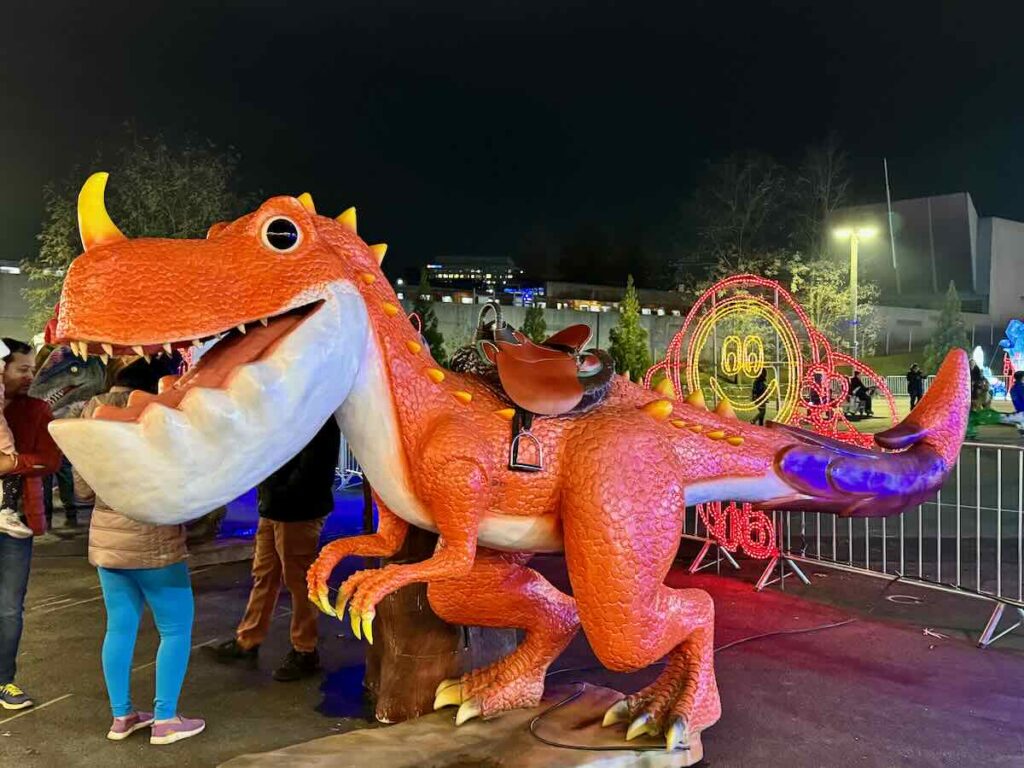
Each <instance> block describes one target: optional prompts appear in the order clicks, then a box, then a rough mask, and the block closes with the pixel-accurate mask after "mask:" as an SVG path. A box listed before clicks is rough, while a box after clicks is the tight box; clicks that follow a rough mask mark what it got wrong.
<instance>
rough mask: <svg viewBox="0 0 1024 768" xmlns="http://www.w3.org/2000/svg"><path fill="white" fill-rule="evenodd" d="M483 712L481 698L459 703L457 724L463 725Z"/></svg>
mask: <svg viewBox="0 0 1024 768" xmlns="http://www.w3.org/2000/svg"><path fill="white" fill-rule="evenodd" d="M482 712H483V708H482V707H481V706H480V701H479V699H468V700H466V701H464V702H462V704H461V705H459V711H458V712H457V713H456V715H455V725H462V724H463V723H465V722H468V721H470V720H472V719H473V718H474V717H480V714H481V713H482Z"/></svg>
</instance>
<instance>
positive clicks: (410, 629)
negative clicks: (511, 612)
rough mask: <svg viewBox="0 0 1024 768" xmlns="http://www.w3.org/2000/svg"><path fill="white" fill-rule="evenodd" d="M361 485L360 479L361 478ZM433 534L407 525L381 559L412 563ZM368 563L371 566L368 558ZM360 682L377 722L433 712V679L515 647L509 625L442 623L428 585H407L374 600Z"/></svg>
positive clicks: (425, 553)
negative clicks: (391, 552) (390, 553)
mask: <svg viewBox="0 0 1024 768" xmlns="http://www.w3.org/2000/svg"><path fill="white" fill-rule="evenodd" d="M364 485H365V483H364ZM436 545H437V534H434V533H430V532H429V531H424V530H421V529H419V528H410V529H409V535H408V536H407V537H406V540H405V544H404V545H403V546H402V549H401V550H399V551H398V553H397V554H396V555H395V556H394V557H392V558H389V559H387V560H385V561H383V562H382V563H381V564H384V563H415V562H419V561H421V560H425V559H427V558H428V557H430V556H431V555H432V554H433V553H434V548H435V547H436ZM367 567H369V568H372V567H376V563H375V562H373V561H372V560H368V561H367ZM376 611H377V615H376V617H375V618H374V620H373V629H374V639H375V642H374V644H373V645H368V646H367V652H366V677H365V678H364V682H363V684H364V686H365V687H366V690H367V692H368V694H369V695H370V697H371V699H372V700H373V702H374V714H375V716H376V718H377V720H378V721H379V722H382V723H399V722H402V721H404V720H409V719H411V718H414V717H419V716H420V715H425V714H428V713H430V712H433V711H434V693H435V691H436V690H437V684H438V683H439V682H441V680H444V679H445V678H450V677H458V676H459V675H461V674H462V673H464V672H467V671H469V670H470V669H475V668H478V667H481V666H486V665H487V664H489V663H491V662H493V661H496V660H497V659H499V658H501V657H502V656H505V655H507V654H508V653H511V651H512V650H514V649H515V647H516V633H515V631H514V630H506V629H501V630H498V629H487V628H482V627H472V628H468V630H467V628H464V627H458V626H454V625H452V624H447V623H446V622H444V621H442V620H441V619H440V618H439V617H438V616H437V614H435V613H434V611H433V610H432V609H431V608H430V604H429V603H428V602H427V585H426V584H410V585H409V586H407V587H403V588H402V589H400V590H398V591H397V592H394V593H392V594H390V595H388V596H387V597H385V598H384V599H383V600H381V601H380V603H378V604H377V608H376Z"/></svg>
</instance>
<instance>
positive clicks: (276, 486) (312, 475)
mask: <svg viewBox="0 0 1024 768" xmlns="http://www.w3.org/2000/svg"><path fill="white" fill-rule="evenodd" d="M340 448H341V432H340V431H339V430H338V425H337V423H336V422H335V420H334V418H333V417H332V418H330V419H328V421H327V423H326V424H324V426H323V427H322V428H321V429H320V431H319V432H318V433H317V435H316V437H314V438H313V440H312V442H310V443H309V445H307V446H306V447H305V448H303V449H302V450H301V451H300V452H299V453H298V455H296V456H295V457H294V458H292V459H291V460H290V461H289V462H288V463H287V464H285V465H284V466H283V467H281V468H280V469H279V470H277V471H276V472H274V474H272V475H271V476H270V477H268V478H267V479H266V480H264V481H263V482H262V483H260V485H259V486H258V488H257V491H258V494H259V512H260V522H259V527H258V528H257V529H256V547H255V552H254V554H253V559H252V579H253V581H252V591H250V593H249V604H248V605H247V606H246V608H245V615H244V616H242V620H241V622H239V624H238V628H237V629H236V630H235V637H234V638H233V639H231V640H228V641H226V642H224V643H220V644H218V645H214V646H207V648H206V651H207V653H209V654H210V655H211V656H212V657H213V658H214V659H216V660H217V661H221V662H245V663H247V664H249V665H250V666H253V667H255V666H256V664H257V661H258V654H259V648H260V645H261V644H262V643H263V640H264V638H265V637H266V636H267V631H268V630H269V629H270V620H271V618H272V617H273V614H274V608H275V606H276V605H277V598H278V595H279V593H280V591H281V582H282V581H284V585H285V586H286V587H287V588H288V592H289V593H291V597H292V622H291V641H292V649H291V651H289V652H288V655H287V656H286V657H285V659H284V661H283V662H282V664H281V665H280V666H279V667H278V668H277V669H276V670H275V671H274V679H275V680H280V681H291V680H299V679H301V678H303V677H307V676H309V675H312V674H314V673H316V671H317V670H319V668H320V656H319V654H318V652H317V647H316V645H317V631H316V622H317V616H318V611H317V609H316V607H315V606H314V605H313V604H312V603H310V602H309V598H308V597H307V596H306V592H307V589H306V571H307V570H309V567H310V566H311V565H312V564H313V561H314V560H315V559H316V555H317V550H318V548H319V544H320V530H321V529H322V528H323V524H324V518H325V517H326V516H327V515H328V514H330V512H331V510H332V509H333V508H334V494H333V487H334V470H335V468H336V467H337V465H338V451H339V450H340Z"/></svg>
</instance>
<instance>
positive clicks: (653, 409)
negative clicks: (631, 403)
mask: <svg viewBox="0 0 1024 768" xmlns="http://www.w3.org/2000/svg"><path fill="white" fill-rule="evenodd" d="M641 410H642V411H643V412H644V413H646V414H647V415H648V416H651V417H653V418H655V419H657V420H658V421H661V420H662V419H667V418H668V417H669V416H671V415H672V401H671V400H652V401H651V402H649V403H647V405H644V406H642V408H641Z"/></svg>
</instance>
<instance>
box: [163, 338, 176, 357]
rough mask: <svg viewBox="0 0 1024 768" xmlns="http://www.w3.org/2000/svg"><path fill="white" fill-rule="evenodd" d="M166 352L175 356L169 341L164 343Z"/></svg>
mask: <svg viewBox="0 0 1024 768" xmlns="http://www.w3.org/2000/svg"><path fill="white" fill-rule="evenodd" d="M164 352H166V353H167V354H168V355H173V354H174V350H173V349H171V342H169V341H165V342H164Z"/></svg>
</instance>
